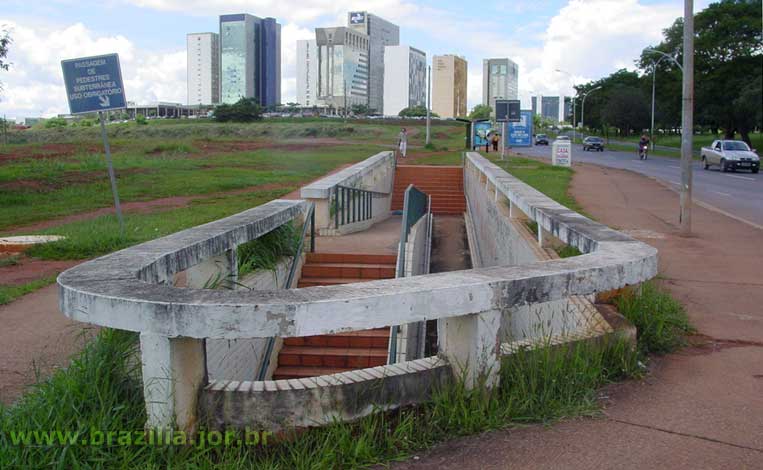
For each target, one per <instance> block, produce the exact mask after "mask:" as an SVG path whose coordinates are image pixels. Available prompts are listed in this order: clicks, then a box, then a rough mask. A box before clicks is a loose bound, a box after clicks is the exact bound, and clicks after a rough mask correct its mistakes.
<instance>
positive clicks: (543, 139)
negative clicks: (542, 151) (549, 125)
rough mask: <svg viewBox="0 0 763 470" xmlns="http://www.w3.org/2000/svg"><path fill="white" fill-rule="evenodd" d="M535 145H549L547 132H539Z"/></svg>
mask: <svg viewBox="0 0 763 470" xmlns="http://www.w3.org/2000/svg"><path fill="white" fill-rule="evenodd" d="M535 145H548V136H547V135H546V134H537V135H536V136H535Z"/></svg>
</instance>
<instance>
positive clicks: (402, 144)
mask: <svg viewBox="0 0 763 470" xmlns="http://www.w3.org/2000/svg"><path fill="white" fill-rule="evenodd" d="M397 148H398V150H400V156H401V157H402V158H405V155H406V153H407V152H408V131H406V130H405V127H403V128H402V129H400V134H398V136H397Z"/></svg>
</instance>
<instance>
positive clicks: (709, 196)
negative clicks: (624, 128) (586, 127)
mask: <svg viewBox="0 0 763 470" xmlns="http://www.w3.org/2000/svg"><path fill="white" fill-rule="evenodd" d="M513 150H514V151H515V152H517V153H520V154H525V155H529V156H534V157H542V158H546V159H548V160H551V146H550V145H549V146H548V147H547V146H545V145H543V146H534V147H523V148H515V149H513ZM572 161H573V163H574V162H584V163H593V164H596V165H603V166H608V167H612V168H620V169H625V170H632V171H635V172H638V173H641V174H644V175H646V176H651V177H654V178H657V179H659V180H662V181H664V182H666V183H668V184H670V185H671V187H673V188H674V189H676V190H678V189H679V188H680V181H681V168H680V167H679V164H680V162H679V160H678V159H677V158H668V157H658V156H649V158H648V159H647V160H639V158H638V154H637V153H636V151H635V150H634V152H633V153H630V152H616V151H611V150H605V151H603V152H584V151H583V148H582V146H580V145H574V146H573V150H572ZM693 169H694V170H693V172H692V173H693V174H694V200H696V201H700V202H704V203H705V204H709V205H711V206H713V207H714V208H716V209H720V210H722V211H724V212H726V213H728V214H730V215H732V216H734V217H736V218H738V219H741V220H743V221H745V222H748V223H752V224H754V225H757V226H758V227H763V173H758V174H757V175H753V174H752V173H751V172H749V171H737V172H730V173H721V172H720V170H718V169H717V168H714V167H711V169H709V170H704V169H703V168H702V166H701V164H700V163H699V162H696V161H695V162H694V163H693ZM677 210H678V209H676V211H677Z"/></svg>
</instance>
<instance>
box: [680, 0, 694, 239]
mask: <svg viewBox="0 0 763 470" xmlns="http://www.w3.org/2000/svg"><path fill="white" fill-rule="evenodd" d="M683 42H684V48H683V49H684V57H683V59H684V60H683V110H682V119H681V213H680V222H681V234H682V235H684V236H688V235H691V206H692V140H693V138H694V0H684V38H683Z"/></svg>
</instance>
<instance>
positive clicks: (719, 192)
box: [713, 191, 731, 197]
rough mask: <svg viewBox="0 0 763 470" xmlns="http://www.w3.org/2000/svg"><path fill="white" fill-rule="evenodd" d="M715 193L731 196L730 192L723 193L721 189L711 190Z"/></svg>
mask: <svg viewBox="0 0 763 470" xmlns="http://www.w3.org/2000/svg"><path fill="white" fill-rule="evenodd" d="M713 192H714V193H715V194H720V195H721V196H726V197H731V194H729V193H723V192H721V191H713Z"/></svg>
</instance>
